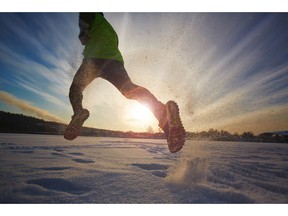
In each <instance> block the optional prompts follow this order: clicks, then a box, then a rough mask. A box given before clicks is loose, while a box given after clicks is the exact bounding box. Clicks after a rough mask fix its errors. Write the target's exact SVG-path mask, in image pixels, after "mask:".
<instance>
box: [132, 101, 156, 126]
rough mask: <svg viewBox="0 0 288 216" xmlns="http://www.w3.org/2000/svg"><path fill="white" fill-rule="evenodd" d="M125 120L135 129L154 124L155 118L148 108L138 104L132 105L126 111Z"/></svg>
mask: <svg viewBox="0 0 288 216" xmlns="http://www.w3.org/2000/svg"><path fill="white" fill-rule="evenodd" d="M126 116H127V119H128V120H129V122H130V123H131V124H133V126H134V127H136V128H137V129H140V128H141V129H142V130H143V128H145V129H146V128H147V126H151V125H153V124H154V123H155V117H154V115H153V114H152V112H151V111H150V110H149V109H148V107H146V106H144V105H141V104H139V103H132V104H131V106H130V107H129V109H127V115H126Z"/></svg>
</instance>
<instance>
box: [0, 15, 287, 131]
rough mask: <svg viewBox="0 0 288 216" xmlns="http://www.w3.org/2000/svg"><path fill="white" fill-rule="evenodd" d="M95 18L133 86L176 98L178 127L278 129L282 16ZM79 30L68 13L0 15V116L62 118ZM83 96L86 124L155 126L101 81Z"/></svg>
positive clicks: (283, 89) (282, 122) (282, 111)
mask: <svg viewBox="0 0 288 216" xmlns="http://www.w3.org/2000/svg"><path fill="white" fill-rule="evenodd" d="M104 15H105V17H106V18H107V20H108V21H109V22H110V23H111V24H112V26H113V27H114V28H115V30H116V32H117V33H118V36H119V41H120V45H119V48H120V50H121V52H122V55H123V57H124V61H125V67H126V69H127V71H128V73H129V75H130V77H131V79H132V80H133V82H135V83H136V84H138V85H141V86H144V87H146V88H148V89H149V90H150V91H151V92H152V93H154V94H155V96H156V97H157V98H158V99H159V100H160V101H162V102H166V101H168V100H171V99H172V100H175V101H177V102H178V104H179V106H180V109H181V110H180V112H181V117H182V120H183V123H184V126H185V128H186V130H188V131H201V130H208V129H209V128H215V129H224V130H228V131H230V132H239V133H242V132H243V131H252V132H254V133H256V134H257V133H261V132H264V131H277V130H287V128H288V117H287V116H288V110H287V103H288V91H287V90H288V85H287V83H288V61H287V57H288V45H287V41H288V28H287V25H288V13H104ZM78 31H79V30H78V14H77V13H0V32H1V34H0V109H1V110H4V111H10V112H14V113H23V114H27V115H31V116H36V117H40V118H43V119H47V120H56V121H61V122H65V123H68V122H69V120H70V116H71V115H72V109H71V106H70V103H69V100H68V91H69V86H70V84H71V81H72V79H73V76H74V74H75V72H76V71H77V69H78V67H79V65H80V64H81V61H82V55H81V53H82V50H83V46H81V44H80V42H79V41H78V37H77V36H78ZM84 97H85V99H84V102H83V103H84V106H85V107H87V108H88V109H89V110H90V113H91V116H90V118H89V120H88V121H87V122H86V123H85V125H86V126H92V127H97V128H105V129H113V130H124V131H128V130H133V131H146V129H147V127H149V126H152V127H153V129H154V130H155V131H156V130H157V128H158V127H157V122H156V120H155V119H154V118H153V116H149V113H147V114H145V115H144V114H143V115H142V117H141V116H140V115H141V112H142V113H144V112H146V111H144V110H142V108H141V106H139V105H138V103H137V102H135V101H130V100H127V99H126V98H124V97H123V96H122V95H121V94H120V93H119V92H118V91H117V89H115V88H114V87H113V86H112V85H111V84H110V83H108V82H107V81H105V80H102V79H97V80H95V81H94V82H93V83H92V84H91V85H90V86H89V87H88V88H87V89H86V90H85V91H84ZM137 112H138V113H137ZM139 112H140V114H139ZM133 113H134V114H133ZM132 114H133V115H132ZM150 115H151V114H150ZM143 116H145V118H143Z"/></svg>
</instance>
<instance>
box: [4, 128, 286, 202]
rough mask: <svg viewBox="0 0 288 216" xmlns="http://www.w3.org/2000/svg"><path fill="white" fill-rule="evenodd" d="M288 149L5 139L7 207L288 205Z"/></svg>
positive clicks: (32, 137)
mask: <svg viewBox="0 0 288 216" xmlns="http://www.w3.org/2000/svg"><path fill="white" fill-rule="evenodd" d="M287 161H288V145H287V144H275V143H274V144H272V143H241V142H234V143H233V142H211V141H186V145H185V147H184V148H183V149H182V150H181V151H180V152H179V153H176V154H171V153H169V151H168V148H167V146H166V141H165V140H147V139H146V140H145V139H120V138H101V137H97V138H95V137H79V138H77V139H76V140H75V141H72V142H70V141H66V140H64V138H63V137H61V136H52V135H24V134H22V135H20V134H0V164H1V170H0V171H1V172H0V203H288V163H287Z"/></svg>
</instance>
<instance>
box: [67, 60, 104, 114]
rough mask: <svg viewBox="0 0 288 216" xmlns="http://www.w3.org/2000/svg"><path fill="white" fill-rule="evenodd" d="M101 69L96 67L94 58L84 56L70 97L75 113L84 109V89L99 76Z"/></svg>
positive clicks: (71, 88) (71, 87)
mask: <svg viewBox="0 0 288 216" xmlns="http://www.w3.org/2000/svg"><path fill="white" fill-rule="evenodd" d="M99 74H100V72H99V70H98V69H97V67H95V64H94V62H93V59H88V58H84V59H83V62H82V64H81V66H80V68H79V69H78V71H77V72H76V74H75V76H74V79H73V82H72V84H71V86H70V91H69V99H70V103H71V105H72V108H73V111H74V114H76V113H78V112H79V111H80V110H82V109H83V107H82V100H83V93H82V92H83V91H84V89H85V88H86V87H87V85H89V84H90V83H91V82H92V81H93V80H94V79H95V78H97V77H99Z"/></svg>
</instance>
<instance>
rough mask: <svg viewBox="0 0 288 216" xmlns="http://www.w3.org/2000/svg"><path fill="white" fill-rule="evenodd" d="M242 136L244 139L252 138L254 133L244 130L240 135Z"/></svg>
mask: <svg viewBox="0 0 288 216" xmlns="http://www.w3.org/2000/svg"><path fill="white" fill-rule="evenodd" d="M241 137H242V138H244V139H246V140H252V139H253V138H254V134H253V133H252V132H250V131H249V132H244V133H243V134H242V135H241Z"/></svg>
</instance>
